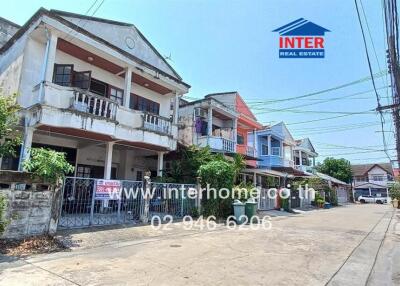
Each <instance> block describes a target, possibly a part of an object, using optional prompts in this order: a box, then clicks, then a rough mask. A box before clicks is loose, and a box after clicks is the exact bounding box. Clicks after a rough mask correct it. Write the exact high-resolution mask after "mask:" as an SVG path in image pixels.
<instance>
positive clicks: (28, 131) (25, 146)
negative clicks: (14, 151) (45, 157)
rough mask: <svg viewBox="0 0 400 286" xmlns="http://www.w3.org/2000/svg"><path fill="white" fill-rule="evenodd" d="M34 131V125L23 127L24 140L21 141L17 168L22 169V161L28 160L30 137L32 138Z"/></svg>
mask: <svg viewBox="0 0 400 286" xmlns="http://www.w3.org/2000/svg"><path fill="white" fill-rule="evenodd" d="M34 131H35V128H34V127H25V132H24V140H23V142H22V146H21V153H20V156H19V164H18V170H19V171H23V170H24V168H23V163H24V162H25V161H27V160H29V157H30V149H31V147H32V138H33V132H34Z"/></svg>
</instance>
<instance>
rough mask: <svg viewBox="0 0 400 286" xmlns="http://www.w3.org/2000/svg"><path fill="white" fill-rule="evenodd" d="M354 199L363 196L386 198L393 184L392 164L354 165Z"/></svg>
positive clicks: (352, 167) (352, 168)
mask: <svg viewBox="0 0 400 286" xmlns="http://www.w3.org/2000/svg"><path fill="white" fill-rule="evenodd" d="M351 170H352V173H353V194H354V198H355V199H356V200H357V198H358V197H359V196H361V195H364V196H366V195H372V196H386V195H387V192H388V188H389V186H390V184H392V183H393V168H392V165H391V164H390V163H376V164H361V165H352V166H351Z"/></svg>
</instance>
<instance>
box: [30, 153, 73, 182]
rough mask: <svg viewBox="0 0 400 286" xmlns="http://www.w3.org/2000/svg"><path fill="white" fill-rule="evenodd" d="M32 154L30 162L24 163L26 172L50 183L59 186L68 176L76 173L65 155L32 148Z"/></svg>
mask: <svg viewBox="0 0 400 286" xmlns="http://www.w3.org/2000/svg"><path fill="white" fill-rule="evenodd" d="M30 154H31V155H30V158H29V160H26V161H25V162H24V168H25V170H27V171H28V172H32V173H33V174H34V175H36V176H39V177H41V178H43V179H45V180H47V181H49V182H50V183H53V184H59V183H60V180H61V179H63V178H64V176H65V175H66V174H68V173H71V172H73V171H74V167H73V166H72V165H71V164H69V163H68V162H67V160H66V159H65V153H62V152H57V151H54V150H51V149H44V148H32V149H31V150H30Z"/></svg>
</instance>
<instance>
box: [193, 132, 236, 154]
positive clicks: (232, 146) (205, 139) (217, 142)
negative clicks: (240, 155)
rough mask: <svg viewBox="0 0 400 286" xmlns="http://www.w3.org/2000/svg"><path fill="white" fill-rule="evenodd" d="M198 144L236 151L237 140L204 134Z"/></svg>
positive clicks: (225, 150)
mask: <svg viewBox="0 0 400 286" xmlns="http://www.w3.org/2000/svg"><path fill="white" fill-rule="evenodd" d="M198 144H199V145H200V146H201V147H206V146H209V147H210V148H211V149H214V150H218V151H224V152H231V153H234V152H236V142H235V141H233V140H230V139H226V138H223V137H218V136H202V137H200V138H199V139H198Z"/></svg>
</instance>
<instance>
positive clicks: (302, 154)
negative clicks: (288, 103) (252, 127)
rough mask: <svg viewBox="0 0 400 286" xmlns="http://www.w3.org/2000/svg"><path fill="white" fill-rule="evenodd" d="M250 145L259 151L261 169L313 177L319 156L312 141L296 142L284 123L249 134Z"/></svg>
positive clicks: (302, 140)
mask: <svg viewBox="0 0 400 286" xmlns="http://www.w3.org/2000/svg"><path fill="white" fill-rule="evenodd" d="M254 136H255V140H256V141H255V143H253V142H254V141H253V140H254ZM249 144H253V145H254V146H255V148H256V150H257V154H258V161H257V167H258V168H259V169H271V170H275V171H280V172H284V173H288V174H291V175H295V176H304V175H311V174H312V167H313V165H314V164H315V157H316V156H318V154H317V153H316V152H315V150H314V147H313V146H312V144H311V141H310V139H308V138H305V139H301V140H295V139H294V138H293V136H292V135H291V134H290V131H289V130H288V128H287V127H286V125H285V123H284V122H280V123H278V124H275V125H272V126H269V127H266V128H265V129H263V130H259V131H256V132H253V133H252V134H249Z"/></svg>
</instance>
